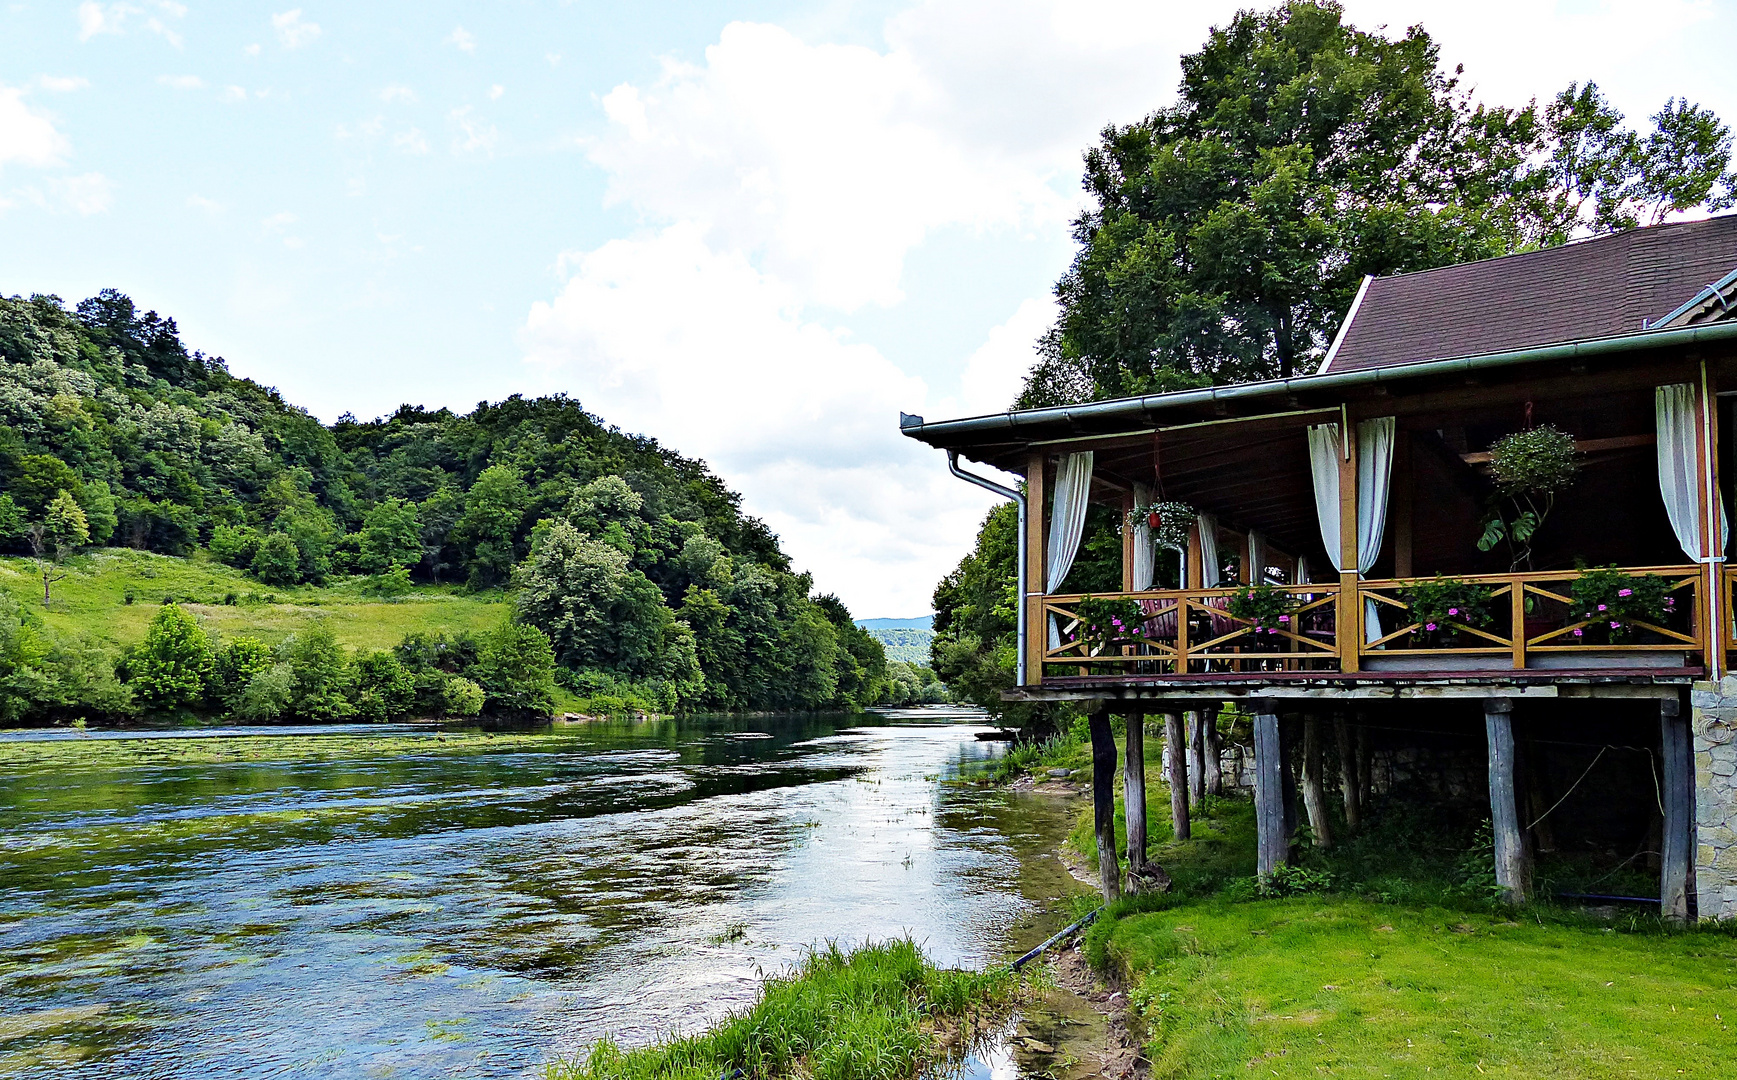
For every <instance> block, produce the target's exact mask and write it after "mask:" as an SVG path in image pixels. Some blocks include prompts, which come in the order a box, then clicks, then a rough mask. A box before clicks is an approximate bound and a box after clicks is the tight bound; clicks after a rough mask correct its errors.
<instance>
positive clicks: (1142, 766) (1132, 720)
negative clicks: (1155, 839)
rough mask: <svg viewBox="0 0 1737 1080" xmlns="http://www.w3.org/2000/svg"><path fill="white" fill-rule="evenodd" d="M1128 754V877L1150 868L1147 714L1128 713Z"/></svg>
mask: <svg viewBox="0 0 1737 1080" xmlns="http://www.w3.org/2000/svg"><path fill="white" fill-rule="evenodd" d="M1126 749H1127V756H1126V757H1125V758H1124V759H1123V762H1122V803H1123V807H1124V811H1123V812H1124V821H1125V823H1126V825H1127V832H1128V876H1129V878H1130V879H1132V878H1137V877H1139V876H1140V874H1142V873H1143V872H1145V869H1146V717H1145V716H1143V715H1141V714H1140V713H1129V714H1128V739H1127V746H1126Z"/></svg>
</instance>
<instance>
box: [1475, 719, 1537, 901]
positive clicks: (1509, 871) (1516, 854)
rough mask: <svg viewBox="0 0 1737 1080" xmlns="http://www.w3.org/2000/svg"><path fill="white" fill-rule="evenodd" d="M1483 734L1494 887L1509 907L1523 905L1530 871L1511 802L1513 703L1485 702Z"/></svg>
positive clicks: (1512, 794) (1512, 793)
mask: <svg viewBox="0 0 1737 1080" xmlns="http://www.w3.org/2000/svg"><path fill="white" fill-rule="evenodd" d="M1484 732H1485V735H1486V737H1487V738H1488V740H1489V744H1490V823H1491V825H1492V827H1493V830H1494V832H1495V839H1496V884H1497V885H1499V886H1501V888H1502V894H1503V898H1504V899H1505V900H1507V901H1508V902H1509V903H1510V904H1523V903H1525V902H1526V896H1527V893H1528V892H1529V891H1530V890H1531V868H1530V867H1529V866H1527V865H1526V847H1525V844H1524V842H1523V837H1521V835H1520V814H1519V805H1518V803H1516V802H1515V800H1514V703H1513V702H1512V701H1509V700H1508V699H1506V698H1487V699H1486V700H1485V701H1484Z"/></svg>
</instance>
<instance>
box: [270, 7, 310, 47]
mask: <svg viewBox="0 0 1737 1080" xmlns="http://www.w3.org/2000/svg"><path fill="white" fill-rule="evenodd" d="M271 28H272V31H273V32H274V33H276V34H277V40H278V42H279V43H280V44H281V45H283V47H284V48H286V49H299V48H301V47H302V46H303V45H306V44H309V43H310V42H312V41H313V40H314V39H315V38H317V37H319V36H320V24H319V23H315V22H305V21H303V19H302V9H301V8H291V9H289V10H288V11H285V12H282V13H280V14H277V15H273V16H272V17H271Z"/></svg>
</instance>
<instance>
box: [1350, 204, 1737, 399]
mask: <svg viewBox="0 0 1737 1080" xmlns="http://www.w3.org/2000/svg"><path fill="white" fill-rule="evenodd" d="M1733 269H1737V214H1729V215H1726V216H1724V217H1715V218H1707V219H1705V220H1702V221H1684V222H1674V223H1672V224H1668V225H1653V226H1649V227H1647V228H1641V229H1629V230H1626V231H1624V232H1619V233H1613V234H1611V235H1609V236H1601V237H1598V238H1596V239H1592V240H1582V241H1579V242H1577V243H1573V244H1565V245H1563V246H1561V247H1553V248H1545V249H1543V250H1541V251H1529V252H1526V253H1524V254H1521V255H1508V256H1504V257H1503V258H1499V259H1485V260H1483V261H1481V262H1471V263H1461V264H1459V265H1457V266H1444V267H1441V268H1440V269H1437V270H1423V271H1419V272H1418V273H1415V274H1397V275H1395V276H1393V277H1384V278H1371V279H1369V280H1368V281H1367V282H1365V284H1364V288H1363V289H1362V291H1360V292H1359V293H1358V298H1357V302H1356V303H1355V304H1353V305H1352V308H1351V311H1350V313H1349V315H1348V317H1347V320H1346V323H1345V326H1344V327H1343V328H1342V329H1341V330H1340V334H1339V338H1338V340H1337V341H1336V342H1335V343H1334V347H1333V350H1332V352H1330V353H1329V354H1328V358H1327V362H1326V363H1325V364H1323V365H1322V368H1321V371H1322V373H1334V374H1336V373H1340V372H1348V371H1359V370H1363V369H1365V368H1374V367H1385V366H1391V365H1394V364H1411V363H1417V362H1420V361H1425V360H1434V359H1438V358H1442V357H1450V356H1476V355H1482V354H1487V353H1497V352H1508V351H1513V350H1517V349H1528V348H1534V347H1537V346H1541V345H1553V344H1557V343H1559V342H1567V341H1585V340H1587V339H1591V338H1604V337H1617V336H1621V335H1625V334H1633V333H1636V332H1638V331H1641V330H1645V329H1647V328H1649V327H1653V326H1657V325H1659V324H1660V323H1661V322H1662V321H1663V320H1664V319H1665V318H1666V317H1667V316H1670V315H1672V314H1674V313H1676V312H1677V311H1678V309H1680V308H1682V307H1683V306H1684V305H1685V304H1687V303H1688V302H1690V301H1691V300H1693V299H1694V298H1695V297H1696V295H1697V294H1700V293H1702V292H1704V291H1705V290H1706V289H1707V287H1708V286H1709V285H1710V284H1712V283H1714V282H1716V281H1719V280H1721V279H1723V278H1725V277H1726V275H1727V274H1729V273H1730V272H1731V271H1732V270H1733Z"/></svg>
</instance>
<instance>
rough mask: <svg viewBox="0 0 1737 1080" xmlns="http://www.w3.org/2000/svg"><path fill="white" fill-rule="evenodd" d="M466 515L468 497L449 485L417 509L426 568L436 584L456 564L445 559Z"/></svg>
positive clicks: (423, 561) (441, 488)
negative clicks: (460, 521) (455, 532)
mask: <svg viewBox="0 0 1737 1080" xmlns="http://www.w3.org/2000/svg"><path fill="white" fill-rule="evenodd" d="M462 516H464V496H462V495H460V494H459V493H458V492H457V491H456V490H454V489H453V488H451V487H448V486H442V487H440V488H439V489H438V490H436V491H435V492H434V494H432V495H430V496H429V497H428V498H427V499H426V500H424V501H423V503H422V505H421V506H419V507H417V517H418V518H419V519H420V520H421V522H422V565H424V566H426V567H427V568H428V576H429V579H430V580H432V581H439V580H440V575H441V573H442V572H443V571H445V570H447V569H449V568H450V567H451V565H452V564H451V563H449V562H447V561H446V558H445V554H446V549H447V544H448V542H449V539H450V537H451V535H452V530H453V529H454V528H455V527H457V525H458V519H459V518H460V517H462Z"/></svg>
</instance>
